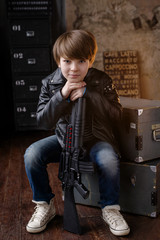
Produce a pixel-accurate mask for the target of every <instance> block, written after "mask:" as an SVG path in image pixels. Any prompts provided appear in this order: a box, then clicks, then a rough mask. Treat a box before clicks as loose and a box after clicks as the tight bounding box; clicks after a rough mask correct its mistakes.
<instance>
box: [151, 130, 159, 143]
mask: <svg viewBox="0 0 160 240" xmlns="http://www.w3.org/2000/svg"><path fill="white" fill-rule="evenodd" d="M153 139H154V141H156V142H160V128H159V129H155V130H153Z"/></svg>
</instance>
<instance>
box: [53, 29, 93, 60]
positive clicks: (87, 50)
mask: <svg viewBox="0 0 160 240" xmlns="http://www.w3.org/2000/svg"><path fill="white" fill-rule="evenodd" d="M96 53H97V42H96V39H95V37H94V36H93V34H92V33H90V32H88V31H84V30H72V31H69V32H65V33H63V34H62V35H60V36H59V37H58V39H57V40H56V42H55V44H54V46H53V56H54V59H55V61H56V63H57V64H59V62H60V57H64V58H70V59H82V60H85V59H88V60H89V61H90V62H91V63H93V62H94V60H95V56H96Z"/></svg>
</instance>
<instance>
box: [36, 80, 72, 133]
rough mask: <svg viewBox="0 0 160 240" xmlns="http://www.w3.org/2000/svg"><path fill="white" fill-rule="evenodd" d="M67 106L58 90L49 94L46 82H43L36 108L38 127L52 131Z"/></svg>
mask: <svg viewBox="0 0 160 240" xmlns="http://www.w3.org/2000/svg"><path fill="white" fill-rule="evenodd" d="M67 106H68V102H67V101H66V100H64V99H63V97H62V95H61V92H60V89H59V90H57V91H55V92H54V94H51V92H50V91H49V87H48V84H47V81H45V80H43V81H42V87H41V93H40V96H39V102H38V106H37V123H38V125H39V126H40V127H42V128H44V129H54V128H55V126H56V123H57V121H58V120H59V118H60V117H61V116H62V115H63V114H64V112H65V111H66V108H67Z"/></svg>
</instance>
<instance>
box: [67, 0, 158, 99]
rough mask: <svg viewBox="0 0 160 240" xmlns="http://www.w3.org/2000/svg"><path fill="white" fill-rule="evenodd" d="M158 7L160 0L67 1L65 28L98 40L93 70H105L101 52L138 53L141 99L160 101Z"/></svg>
mask: <svg viewBox="0 0 160 240" xmlns="http://www.w3.org/2000/svg"><path fill="white" fill-rule="evenodd" d="M158 5H159V6H160V2H159V0H152V1H150V0H143V1H139V0H98V1H97V0H81V1H79V0H66V21H67V29H68V30H70V29H85V30H89V31H91V32H92V33H93V34H94V35H95V37H96V39H97V43H98V53H97V56H96V60H95V63H94V67H96V68H98V69H101V70H104V65H103V52H104V51H115V50H116V51H119V50H136V51H138V56H139V69H140V85H141V97H142V98H148V99H160V7H159V8H158V9H157V11H156V13H155V12H154V13H153V12H152V10H153V9H154V8H155V7H157V6H158ZM155 17H156V19H157V22H155ZM133 19H138V25H136V27H135V25H134V24H133Z"/></svg>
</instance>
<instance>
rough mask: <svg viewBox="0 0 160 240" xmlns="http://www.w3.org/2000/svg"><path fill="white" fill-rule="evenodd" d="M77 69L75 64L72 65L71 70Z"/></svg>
mask: <svg viewBox="0 0 160 240" xmlns="http://www.w3.org/2000/svg"><path fill="white" fill-rule="evenodd" d="M77 69H78V65H77V63H72V65H71V70H73V71H76V70H77Z"/></svg>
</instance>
